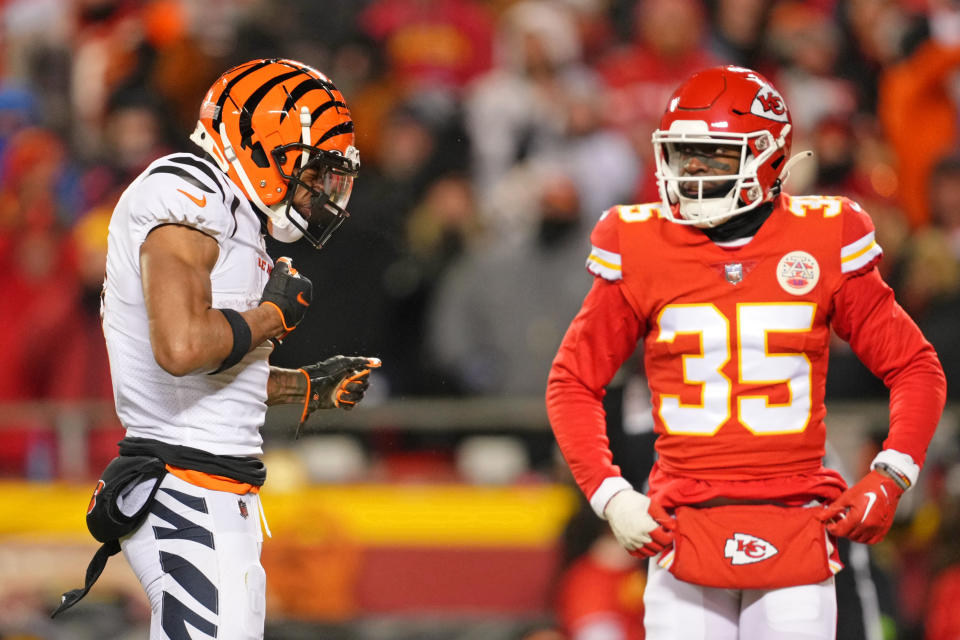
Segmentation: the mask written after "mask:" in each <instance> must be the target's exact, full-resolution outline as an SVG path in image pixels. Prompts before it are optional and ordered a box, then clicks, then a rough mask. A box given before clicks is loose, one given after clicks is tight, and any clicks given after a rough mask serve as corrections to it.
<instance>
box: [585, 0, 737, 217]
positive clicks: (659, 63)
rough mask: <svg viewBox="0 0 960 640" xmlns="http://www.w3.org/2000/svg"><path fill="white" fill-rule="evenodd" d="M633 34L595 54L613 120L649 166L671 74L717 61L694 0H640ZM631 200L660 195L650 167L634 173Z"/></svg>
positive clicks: (672, 84)
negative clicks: (635, 182) (652, 140)
mask: <svg viewBox="0 0 960 640" xmlns="http://www.w3.org/2000/svg"><path fill="white" fill-rule="evenodd" d="M633 28H634V35H633V40H632V42H631V43H629V44H628V45H627V46H625V47H620V48H616V49H614V50H612V51H611V52H610V54H609V55H607V56H605V57H604V58H603V59H601V60H600V62H599V63H598V64H599V70H600V73H601V74H602V76H603V79H604V82H605V83H606V86H607V92H608V102H607V112H608V115H609V118H610V121H611V123H612V124H614V125H616V126H617V127H619V128H621V129H622V130H623V131H624V132H625V133H626V134H627V135H628V137H629V139H630V141H631V144H632V145H633V146H634V149H635V151H636V153H637V155H638V156H639V157H641V158H644V159H646V160H647V164H648V165H649V166H652V164H653V163H652V153H653V150H652V146H651V144H650V137H651V135H652V134H653V131H654V129H656V128H657V125H658V124H659V122H660V116H662V115H663V109H664V107H665V106H666V104H667V100H669V99H670V95H671V94H672V93H673V90H674V88H675V85H676V79H677V78H682V77H686V76H689V75H691V74H692V73H694V72H695V71H699V70H700V69H703V68H706V67H712V66H715V65H717V64H719V63H720V61H718V60H717V58H716V57H715V56H714V55H713V54H712V53H711V52H710V50H709V48H708V47H707V37H706V33H707V32H706V25H705V15H704V8H703V6H702V4H701V3H700V2H699V1H698V0H639V1H638V2H637V3H636V6H635V9H634V14H633ZM639 180H640V181H641V182H640V184H639V185H638V187H637V192H636V195H635V196H634V198H633V201H634V202H653V201H658V200H659V199H660V197H659V194H658V192H657V188H656V181H655V179H654V176H653V171H645V172H643V173H642V174H641V176H639Z"/></svg>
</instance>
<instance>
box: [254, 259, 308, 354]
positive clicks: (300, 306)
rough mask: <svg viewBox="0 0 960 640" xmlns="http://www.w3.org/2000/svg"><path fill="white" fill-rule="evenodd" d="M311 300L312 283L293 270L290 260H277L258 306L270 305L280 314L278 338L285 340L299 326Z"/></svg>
mask: <svg viewBox="0 0 960 640" xmlns="http://www.w3.org/2000/svg"><path fill="white" fill-rule="evenodd" d="M312 299H313V283H311V282H310V280H309V279H308V278H307V277H306V276H304V275H303V274H301V273H300V272H299V271H297V270H296V269H294V268H293V261H292V260H291V259H290V258H287V257H283V258H277V263H276V264H275V265H273V271H271V272H270V279H269V280H267V285H266V286H265V287H264V288H263V295H262V296H260V304H266V305H272V306H273V307H274V308H276V310H277V311H278V312H279V313H280V322H281V323H283V332H282V333H281V334H280V335H279V336H277V337H278V338H280V339H283V338H285V337H286V336H287V334H289V333H290V332H291V331H293V330H294V329H295V328H296V327H297V325H298V324H300V321H301V320H303V316H304V315H306V313H307V308H308V307H309V306H310V301H311V300H312Z"/></svg>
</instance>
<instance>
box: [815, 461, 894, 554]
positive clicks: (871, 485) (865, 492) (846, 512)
mask: <svg viewBox="0 0 960 640" xmlns="http://www.w3.org/2000/svg"><path fill="white" fill-rule="evenodd" d="M901 495H903V489H901V488H900V486H898V485H897V483H896V482H895V481H894V480H893V479H892V478H890V477H888V476H886V475H884V474H883V473H881V472H879V471H876V470H874V471H871V472H870V473H868V474H867V475H866V476H865V477H864V478H863V480H861V481H860V482H858V483H857V484H855V485H853V486H852V487H850V488H849V489H847V490H846V491H844V492H843V493H842V494H841V495H840V497H839V498H837V499H836V500H834V501H833V502H832V503H831V504H830V506H828V507H826V508H825V509H824V510H823V511H822V512H821V513H820V514H818V515H817V517H818V518H819V520H820V521H821V522H826V523H827V531H828V532H829V533H832V534H833V535H835V536H839V537H841V538H850V539H851V540H853V541H854V542H862V543H864V544H874V543H877V542H880V541H881V540H883V537H884V536H885V535H887V531H888V530H889V529H890V525H891V524H893V515H894V513H896V511H897V503H898V502H899V501H900V496H901Z"/></svg>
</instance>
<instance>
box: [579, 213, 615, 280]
mask: <svg viewBox="0 0 960 640" xmlns="http://www.w3.org/2000/svg"><path fill="white" fill-rule="evenodd" d="M619 220H620V215H619V213H618V211H617V208H616V207H614V208H612V209H607V210H606V211H604V212H603V215H602V216H600V220H599V221H598V222H597V225H596V226H595V227H594V228H593V232H592V233H591V234H590V255H589V256H588V257H587V271H589V272H590V273H592V274H593V275H595V276H597V277H598V278H603V279H604V280H607V281H610V282H616V281H617V280H620V279H622V278H623V271H622V268H621V260H620V236H619V231H620V230H619V224H618V223H619Z"/></svg>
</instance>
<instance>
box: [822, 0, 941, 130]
mask: <svg viewBox="0 0 960 640" xmlns="http://www.w3.org/2000/svg"><path fill="white" fill-rule="evenodd" d="M909 4H910V3H907V2H899V1H897V0H849V1H847V2H830V1H829V0H828V1H827V2H825V3H824V5H825V6H832V7H833V8H834V14H835V17H834V20H835V24H837V25H838V26H839V27H840V31H841V33H842V37H841V51H840V55H839V56H838V57H837V69H836V71H837V75H839V76H840V77H842V78H846V79H847V80H849V81H850V82H852V83H853V86H854V87H855V88H856V90H857V104H858V105H859V108H860V109H862V110H863V111H866V112H868V113H876V111H877V96H878V86H879V83H880V76H881V75H882V74H883V73H884V71H885V69H886V68H887V67H888V66H889V65H891V64H894V63H896V61H897V60H899V59H900V58H901V57H902V56H903V54H904V52H905V51H907V50H908V49H909V48H910V47H911V46H912V41H913V40H914V39H915V38H916V37H917V34H918V33H922V31H923V29H924V25H923V18H922V16H920V15H914V14H911V13H910V12H909ZM913 4H916V3H913Z"/></svg>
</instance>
